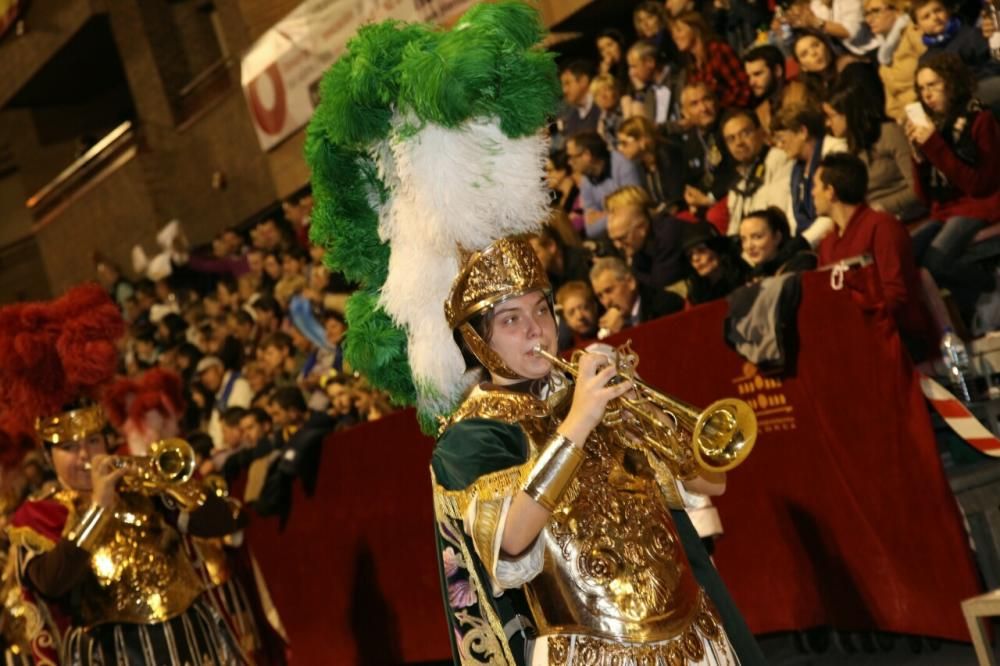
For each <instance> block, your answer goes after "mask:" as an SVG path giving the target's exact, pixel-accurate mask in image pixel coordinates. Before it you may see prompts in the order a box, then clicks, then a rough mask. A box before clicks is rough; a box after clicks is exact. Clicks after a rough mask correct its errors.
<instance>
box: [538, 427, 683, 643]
mask: <svg viewBox="0 0 1000 666" xmlns="http://www.w3.org/2000/svg"><path fill="white" fill-rule="evenodd" d="M609 439H610V437H608V432H607V431H603V432H602V429H601V428H598V430H595V431H594V433H593V434H592V435H591V437H590V438H589V439H588V440H587V450H586V455H587V457H586V459H585V461H584V463H583V466H582V467H581V468H580V471H579V472H578V473H577V477H576V479H575V480H574V482H573V484H572V485H571V486H570V488H569V491H568V493H567V496H566V498H565V499H564V501H563V502H562V504H561V505H560V506H559V508H557V509H556V511H555V512H554V513H553V514H552V518H551V519H550V521H549V523H548V525H547V526H546V528H545V530H544V531H543V532H542V536H541V537H540V538H542V539H544V545H545V551H546V552H545V564H544V568H543V570H542V573H541V574H540V575H538V576H537V577H536V578H534V579H533V580H532V581H531V582H530V583H528V585H527V593H528V601H529V603H530V604H531V608H532V614H533V615H534V617H535V622H536V626H537V627H538V630H539V632H540V633H541V634H565V633H570V634H586V635H591V636H599V637H603V638H608V639H614V640H624V641H629V642H650V641H662V640H668V639H671V638H674V637H676V636H678V635H680V634H682V633H684V631H685V630H686V629H687V628H688V627H689V626H690V624H691V622H692V621H693V620H694V618H695V615H696V614H697V612H698V610H699V593H700V589H699V587H698V583H697V581H696V580H695V578H694V575H693V573H692V572H691V567H690V566H689V565H688V562H687V557H686V556H685V554H684V548H683V546H682V545H681V542H680V537H679V536H678V535H677V531H676V529H675V527H674V524H673V520H672V519H671V517H670V513H669V509H668V508H667V504H666V502H665V500H664V497H663V494H662V492H661V491H660V488H659V486H658V485H657V483H656V480H655V478H654V477H653V476H652V474H651V473H649V471H648V468H647V467H646V466H645V461H644V460H642V459H640V458H639V457H638V456H636V454H634V453H632V452H628V451H626V450H623V449H622V448H620V447H618V446H615V445H613V444H611V443H610V442H609V441H608V440H609Z"/></svg>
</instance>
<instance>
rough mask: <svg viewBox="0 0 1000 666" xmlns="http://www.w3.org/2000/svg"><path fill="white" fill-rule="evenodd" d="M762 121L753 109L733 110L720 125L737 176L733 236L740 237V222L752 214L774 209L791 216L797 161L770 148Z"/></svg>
mask: <svg viewBox="0 0 1000 666" xmlns="http://www.w3.org/2000/svg"><path fill="white" fill-rule="evenodd" d="M759 122H760V121H759V116H758V115H757V114H756V113H754V112H753V111H751V110H749V109H730V110H729V111H727V112H726V113H725V114H724V115H723V116H722V122H721V123H720V126H721V127H722V138H723V140H724V141H725V142H726V148H727V149H728V150H729V154H730V155H731V156H732V158H733V162H734V163H735V167H736V173H737V180H736V182H735V183H734V184H733V187H732V189H730V190H729V193H728V194H727V195H726V208H727V211H728V213H729V227H728V230H727V234H728V235H729V236H736V235H737V234H739V230H740V222H741V221H742V220H743V217H744V216H745V215H746V214H747V213H749V212H750V211H754V210H760V209H762V208H769V207H771V206H774V207H777V208H778V209H780V210H782V211H787V213H788V214H789V215H790V214H791V210H792V191H791V182H792V166H793V164H794V161H793V160H791V159H790V158H789V157H788V155H787V154H786V153H785V152H784V151H783V150H781V149H779V148H772V147H770V146H768V145H767V142H766V136H765V135H764V130H763V129H762V128H761V127H760V125H759V124H758V123H759Z"/></svg>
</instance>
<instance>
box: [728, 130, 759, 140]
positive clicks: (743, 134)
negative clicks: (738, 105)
mask: <svg viewBox="0 0 1000 666" xmlns="http://www.w3.org/2000/svg"><path fill="white" fill-rule="evenodd" d="M755 130H756V128H755V127H744V128H743V129H741V130H740V131H739V132H734V133H733V134H726V135H725V136H723V137H722V138H723V139H725V140H726V141H727V142H729V141H736V139H749V138H750V137H752V136H753V134H754V131H755Z"/></svg>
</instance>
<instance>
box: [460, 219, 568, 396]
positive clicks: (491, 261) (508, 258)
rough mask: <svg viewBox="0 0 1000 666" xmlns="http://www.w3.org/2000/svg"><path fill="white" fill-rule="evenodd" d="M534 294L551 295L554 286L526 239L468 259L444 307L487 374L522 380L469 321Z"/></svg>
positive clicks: (509, 241) (500, 244) (504, 243)
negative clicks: (510, 301)
mask: <svg viewBox="0 0 1000 666" xmlns="http://www.w3.org/2000/svg"><path fill="white" fill-rule="evenodd" d="M532 291H543V292H545V293H546V294H548V293H549V292H551V291H552V285H551V284H549V278H548V275H546V273H545V267H544V266H542V262H541V261H539V260H538V257H537V256H536V255H535V251H534V250H533V249H532V248H531V243H530V242H529V241H528V240H527V239H526V238H523V237H512V238H501V239H500V240H498V241H494V242H493V243H492V244H490V245H489V246H488V247H487V248H486V249H484V250H481V251H479V252H475V253H473V254H472V255H470V256H469V257H468V259H466V261H465V263H464V265H463V267H462V270H461V271H460V272H459V274H458V277H456V278H455V281H454V282H452V285H451V293H450V294H449V296H448V300H447V302H446V303H445V306H444V313H445V317H447V319H448V325H449V326H450V327H451V328H452V330H457V331H459V332H460V333H461V334H462V338H463V339H464V340H465V344H467V345H468V346H469V349H470V350H471V351H472V353H473V354H475V355H476V358H478V359H479V360H480V362H482V364H483V365H484V366H485V367H486V369H487V370H489V371H490V372H493V373H495V374H498V375H500V376H501V377H506V378H507V379H520V377H519V376H518V374H517V373H516V372H514V371H513V370H511V369H510V368H509V367H507V364H505V363H504V362H503V360H502V359H501V358H500V356H499V355H498V354H497V353H496V352H494V351H493V350H492V349H491V348H490V345H489V343H487V342H486V341H485V340H483V338H482V337H481V336H480V335H479V333H478V332H477V331H476V329H475V327H473V326H472V324H471V323H470V321H471V320H472V318H473V317H475V316H476V315H481V314H484V313H486V312H487V311H489V310H490V309H492V308H494V307H496V306H497V305H499V304H500V303H503V302H504V301H506V300H508V299H510V298H516V297H517V296H523V295H524V294H527V293H530V292H532Z"/></svg>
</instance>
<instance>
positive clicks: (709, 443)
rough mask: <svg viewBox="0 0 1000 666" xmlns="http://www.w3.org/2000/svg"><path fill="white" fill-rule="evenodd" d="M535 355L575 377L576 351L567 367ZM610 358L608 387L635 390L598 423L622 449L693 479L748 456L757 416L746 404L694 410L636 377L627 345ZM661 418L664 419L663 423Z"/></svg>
mask: <svg viewBox="0 0 1000 666" xmlns="http://www.w3.org/2000/svg"><path fill="white" fill-rule="evenodd" d="M534 352H535V354H537V355H538V356H541V357H542V358H545V359H547V360H548V361H550V362H551V363H552V365H553V366H554V367H557V368H559V369H560V370H562V371H563V372H564V373H566V374H567V375H570V376H572V377H574V378H576V377H577V376H578V374H579V363H578V359H579V356H580V354H581V353H582V352H580V351H579V350H578V351H576V352H574V354H573V357H572V359H571V360H570V361H568V362H567V361H565V360H563V359H561V358H559V357H558V356H555V355H553V354H550V353H548V352H547V351H545V350H544V349H542V348H541V346H536V347H535V349H534ZM615 353H616V359H617V361H616V366H617V369H618V374H617V375H616V376H615V377H614V378H612V380H611V383H615V384H617V383H620V382H623V381H629V382H632V384H633V386H634V387H635V390H634V392H630V394H631V395H630V394H626V395H624V396H621V397H620V398H616V399H615V400H613V401H612V402H611V403H609V404H608V407H607V409H606V411H605V415H604V420H603V422H602V423H603V424H604V425H605V426H608V427H609V428H610V429H611V430H612V432H615V433H617V434H619V435H620V436H622V440H623V442H625V443H626V445H629V443H630V442H632V441H635V440H638V441H641V442H643V443H644V444H645V445H646V446H647V447H648V448H649V450H650V452H652V453H653V454H654V455H656V456H657V457H658V458H659V459H660V460H662V461H663V462H664V463H666V464H667V465H668V466H669V467H670V469H671V472H673V473H674V474H675V475H676V476H678V477H679V478H681V479H689V478H692V477H694V476H697V475H698V470H699V468H700V469H702V470H705V471H709V472H725V471H728V470H730V469H733V468H734V467H737V466H738V465H740V464H741V463H742V462H743V461H744V460H746V457H747V456H748V455H750V451H751V450H752V449H753V445H754V443H755V442H756V441H757V416H756V414H754V412H753V409H751V407H750V405H748V404H747V403H746V402H744V401H743V400H738V399H736V398H724V399H722V400H717V401H715V402H713V403H712V404H711V405H709V406H708V407H707V408H705V409H703V410H698V409H697V408H696V407H693V406H692V405H689V404H688V403H686V402H683V401H681V400H678V399H677V398H673V397H671V396H668V395H666V394H664V393H661V392H660V391H657V390H656V389H654V388H652V387H651V386H649V385H648V384H646V383H644V382H642V381H641V380H639V379H637V378H636V377H635V369H636V367H637V366H638V364H639V356H638V354H636V353H635V352H634V351H632V343H631V341H629V342H627V343H625V344H624V345H622V346H621V347H618V348H617V349H616V350H615ZM662 415H665V416H667V417H668V418H667V419H666V420H664V418H662ZM682 435H686V437H684V436H682ZM685 440H688V441H685Z"/></svg>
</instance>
